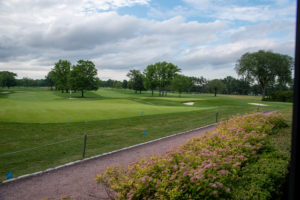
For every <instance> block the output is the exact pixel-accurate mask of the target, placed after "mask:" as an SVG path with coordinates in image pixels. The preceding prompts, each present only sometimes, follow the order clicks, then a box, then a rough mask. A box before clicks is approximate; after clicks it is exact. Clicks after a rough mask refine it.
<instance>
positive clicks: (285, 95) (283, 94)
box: [264, 90, 293, 102]
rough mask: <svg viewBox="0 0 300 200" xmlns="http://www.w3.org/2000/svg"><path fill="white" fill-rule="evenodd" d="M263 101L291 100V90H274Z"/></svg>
mask: <svg viewBox="0 0 300 200" xmlns="http://www.w3.org/2000/svg"><path fill="white" fill-rule="evenodd" d="M264 101H281V102H293V91H291V90H289V91H274V92H272V93H271V94H270V96H269V97H267V98H265V99H264Z"/></svg>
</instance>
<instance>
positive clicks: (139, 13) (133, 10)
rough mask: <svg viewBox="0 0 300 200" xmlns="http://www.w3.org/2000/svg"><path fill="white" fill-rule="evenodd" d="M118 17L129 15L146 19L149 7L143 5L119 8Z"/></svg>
mask: <svg viewBox="0 0 300 200" xmlns="http://www.w3.org/2000/svg"><path fill="white" fill-rule="evenodd" d="M117 12H118V14H119V15H131V16H136V17H137V18H148V15H147V13H148V12H149V7H148V6H145V5H134V6H130V7H120V8H118V10H117Z"/></svg>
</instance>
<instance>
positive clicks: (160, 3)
mask: <svg viewBox="0 0 300 200" xmlns="http://www.w3.org/2000/svg"><path fill="white" fill-rule="evenodd" d="M185 5H186V3H185V2H183V1H182V0H152V1H151V2H150V6H153V7H159V8H165V9H172V8H174V7H177V6H185Z"/></svg>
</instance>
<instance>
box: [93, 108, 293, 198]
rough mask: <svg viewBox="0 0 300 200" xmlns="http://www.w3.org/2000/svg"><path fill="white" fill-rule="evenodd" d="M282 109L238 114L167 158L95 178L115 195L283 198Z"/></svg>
mask: <svg viewBox="0 0 300 200" xmlns="http://www.w3.org/2000/svg"><path fill="white" fill-rule="evenodd" d="M286 126H287V124H286V122H285V120H284V118H283V117H282V116H281V115H280V114H279V113H272V114H269V115H265V114H259V113H254V114H247V115H243V116H235V117H233V118H231V119H230V120H228V121H222V122H220V123H219V124H218V127H217V129H216V130H215V131H213V132H210V133H208V134H206V135H205V136H203V137H198V138H193V139H191V140H189V141H188V142H187V143H186V144H185V145H183V146H181V147H180V148H177V149H175V150H173V151H171V152H169V153H168V154H167V155H166V156H165V157H156V156H154V157H151V158H150V159H149V160H146V159H143V160H141V161H140V162H138V163H134V164H132V165H129V166H128V168H127V169H124V168H121V167H111V168H109V169H108V170H107V171H106V172H104V173H103V174H101V175H98V176H97V181H98V182H99V183H103V184H104V185H105V186H106V188H107V192H108V194H109V196H110V197H111V198H116V199H269V198H271V197H272V196H274V195H275V196H279V195H280V191H281V190H280V189H281V187H282V180H284V178H285V177H286V174H287V165H288V162H289V158H288V156H287V154H282V153H281V152H280V151H278V150H277V149H276V148H275V147H274V145H272V143H271V138H272V135H273V134H276V133H277V132H278V130H279V129H281V128H283V127H286Z"/></svg>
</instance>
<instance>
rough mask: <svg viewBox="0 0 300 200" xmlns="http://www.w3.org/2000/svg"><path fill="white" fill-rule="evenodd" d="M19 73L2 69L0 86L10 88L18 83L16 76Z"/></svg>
mask: <svg viewBox="0 0 300 200" xmlns="http://www.w3.org/2000/svg"><path fill="white" fill-rule="evenodd" d="M16 76H17V74H15V73H13V72H9V71H2V72H0V86H1V87H7V88H8V89H9V88H10V87H11V86H15V85H16V78H15V77H16Z"/></svg>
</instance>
